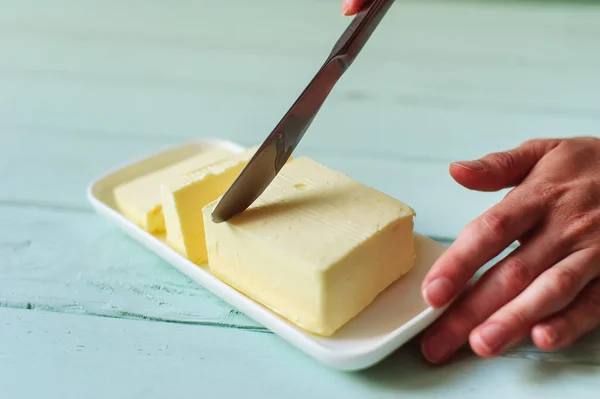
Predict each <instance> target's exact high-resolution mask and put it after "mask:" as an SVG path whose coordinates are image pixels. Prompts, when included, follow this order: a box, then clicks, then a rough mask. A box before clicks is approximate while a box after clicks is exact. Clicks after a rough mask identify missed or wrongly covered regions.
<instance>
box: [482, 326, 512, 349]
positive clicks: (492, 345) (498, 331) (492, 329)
mask: <svg viewBox="0 0 600 399" xmlns="http://www.w3.org/2000/svg"><path fill="white" fill-rule="evenodd" d="M476 336H477V337H478V338H479V342H480V344H481V346H483V348H484V349H485V351H486V352H487V353H488V354H493V353H495V352H497V351H498V350H500V349H502V348H503V347H504V345H505V344H506V341H507V339H506V329H505V328H504V327H502V326H501V325H499V324H488V325H486V326H484V327H483V328H481V330H479V332H478V334H477V335H476Z"/></svg>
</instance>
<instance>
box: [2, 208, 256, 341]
mask: <svg viewBox="0 0 600 399" xmlns="http://www.w3.org/2000/svg"><path fill="white" fill-rule="evenodd" d="M0 223H1V224H2V225H3V226H4V228H3V229H2V231H1V232H0V257H1V259H2V267H1V268H0V306H1V307H10V308H30V309H42V310H51V311H54V312H66V313H77V314H86V315H96V316H103V317H115V318H142V319H151V320H156V321H162V322H177V323H192V324H206V325H215V326H222V327H231V328H242V329H256V328H258V330H261V331H262V330H263V329H262V328H260V327H258V324H256V323H254V322H253V321H251V320H249V319H248V318H247V317H245V316H244V315H241V314H240V313H239V312H238V311H236V310H233V309H232V308H231V307H230V306H229V305H227V304H225V303H224V302H222V301H220V300H219V299H218V298H216V297H214V296H213V295H212V294H210V293H209V292H208V291H206V290H205V289H203V288H202V287H200V286H199V285H198V284H196V283H195V282H193V281H192V280H190V279H188V278H187V277H185V276H184V275H183V274H181V273H180V272H179V271H177V270H176V269H174V268H172V267H170V266H169V265H168V264H166V263H165V262H164V261H162V260H161V259H159V258H158V257H157V256H154V255H153V254H152V253H150V252H149V251H147V250H145V249H144V248H143V247H141V246H140V245H138V244H137V243H136V242H134V241H133V240H132V239H129V238H128V237H127V236H126V235H125V234H123V233H121V232H120V231H119V230H117V229H116V228H115V227H114V226H113V225H111V224H109V223H107V222H104V221H103V220H101V219H100V218H98V217H96V215H95V214H92V213H89V212H73V211H70V210H59V209H37V208H35V207H33V206H30V207H26V208H22V207H21V208H18V207H17V208H14V207H8V206H4V207H0Z"/></svg>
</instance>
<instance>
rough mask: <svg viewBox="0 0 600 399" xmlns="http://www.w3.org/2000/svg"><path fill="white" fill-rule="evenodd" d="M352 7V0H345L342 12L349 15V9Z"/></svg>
mask: <svg viewBox="0 0 600 399" xmlns="http://www.w3.org/2000/svg"><path fill="white" fill-rule="evenodd" d="M349 8H350V0H344V2H343V3H342V14H343V15H348V9H349Z"/></svg>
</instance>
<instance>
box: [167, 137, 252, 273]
mask: <svg viewBox="0 0 600 399" xmlns="http://www.w3.org/2000/svg"><path fill="white" fill-rule="evenodd" d="M257 149H258V147H253V148H250V149H248V150H246V151H244V152H242V153H240V154H236V155H233V156H231V157H228V158H225V159H223V160H221V161H220V162H217V163H214V164H212V165H209V166H207V167H205V168H202V169H198V170H196V171H193V172H190V173H186V174H182V175H181V176H177V177H174V178H173V179H171V180H170V181H168V182H165V183H163V184H162V186H161V198H162V199H161V201H162V209H163V214H164V216H165V225H166V230H167V243H168V244H169V246H171V247H172V248H173V249H175V250H176V251H177V252H179V253H180V254H182V255H183V256H185V257H186V258H188V259H189V260H191V261H192V262H194V263H196V264H201V263H205V262H206V260H207V257H206V243H205V239H204V222H203V218H202V208H203V207H204V206H205V205H206V204H208V203H210V202H212V201H214V200H215V199H217V198H218V197H220V196H222V195H223V194H224V193H225V191H226V190H227V189H228V188H229V186H231V184H232V183H233V181H234V180H235V179H236V178H237V177H238V175H239V174H240V172H241V171H242V169H243V168H244V167H245V166H246V165H247V164H248V162H249V161H250V158H252V156H253V155H254V153H255V152H256V150H257Z"/></svg>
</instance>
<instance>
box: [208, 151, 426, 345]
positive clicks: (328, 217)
mask: <svg viewBox="0 0 600 399" xmlns="http://www.w3.org/2000/svg"><path fill="white" fill-rule="evenodd" d="M215 204H216V201H214V202H212V203H211V204H208V205H207V206H206V207H205V208H204V210H203V213H204V225H205V230H206V242H207V248H208V260H209V265H210V271H211V273H213V274H214V275H215V276H216V277H218V278H219V279H221V280H222V281H224V282H226V283H227V284H229V285H231V286H232V287H234V288H236V289H237V290H239V291H240V292H242V293H244V294H246V295H247V296H249V297H250V298H253V299H254V300H256V301H257V302H259V303H261V304H263V305H264V306H266V307H268V308H270V309H272V310H273V311H274V312H276V313H278V314H279V315H281V316H283V317H284V318H286V319H287V320H289V321H290V322H292V323H294V324H296V325H297V326H299V327H301V328H303V329H305V330H306V331H308V332H311V333H315V334H319V335H323V336H330V335H332V334H334V333H335V332H336V331H337V330H339V329H340V328H341V327H342V326H343V325H345V324H346V323H347V322H348V321H350V320H351V319H352V318H354V317H355V316H356V315H357V314H359V313H360V312H361V311H362V310H364V309H365V308H366V307H367V306H368V305H369V304H370V303H372V302H373V300H374V299H375V298H376V297H377V296H378V295H379V294H380V293H381V292H382V291H383V290H385V288H387V287H388V286H389V285H390V284H391V283H393V282H394V281H395V280H397V279H398V278H400V277H401V276H402V275H404V274H405V273H407V272H408V271H409V270H410V269H411V268H412V265H413V263H414V258H415V250H414V239H413V217H414V216H415V212H414V211H413V209H412V208H411V207H409V206H408V205H405V204H404V203H402V202H400V201H398V200H396V199H394V198H392V197H390V196H388V195H386V194H384V193H382V192H380V191H377V190H375V189H373V188H370V187H367V186H365V185H362V184H360V183H358V182H356V181H353V180H352V179H350V178H349V177H347V176H346V175H344V174H342V173H339V172H337V171H334V170H331V169H329V168H327V167H325V166H323V165H320V164H319V163H317V162H315V161H313V160H311V159H309V158H306V157H302V158H298V159H296V160H294V161H292V162H290V163H288V164H287V165H286V166H284V167H283V169H282V170H281V172H280V173H279V175H278V176H277V177H276V178H275V180H274V181H273V182H272V183H271V185H270V186H269V187H268V188H267V189H266V190H265V192H264V193H263V194H262V195H261V196H260V197H259V198H258V200H256V202H255V203H254V204H253V205H252V206H250V207H249V208H248V209H247V210H246V211H244V212H242V213H241V214H238V215H236V216H234V217H233V218H231V219H230V220H229V221H227V222H224V223H219V224H216V223H213V222H212V219H211V212H212V210H213V208H214V206H215Z"/></svg>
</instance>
